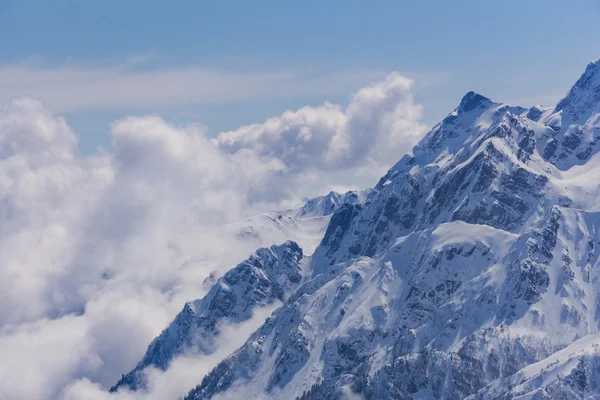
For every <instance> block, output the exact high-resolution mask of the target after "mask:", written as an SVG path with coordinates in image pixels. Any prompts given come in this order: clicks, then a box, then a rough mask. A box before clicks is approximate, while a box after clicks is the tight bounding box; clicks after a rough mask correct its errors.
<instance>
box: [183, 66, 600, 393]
mask: <svg viewBox="0 0 600 400" xmlns="http://www.w3.org/2000/svg"><path fill="white" fill-rule="evenodd" d="M590 65H591V67H590V66H588V68H587V69H586V72H585V73H584V74H583V75H582V77H581V78H580V80H578V81H577V83H576V84H575V86H574V89H572V90H571V91H569V93H568V94H567V95H566V96H565V98H564V99H567V100H564V99H563V100H561V102H559V103H558V104H560V105H561V107H560V109H559V107H558V106H557V107H554V108H552V109H547V110H542V109H541V108H539V107H536V108H530V109H525V108H522V107H512V106H508V105H505V104H501V103H494V102H492V101H491V100H489V99H487V98H485V97H483V96H481V95H479V94H476V93H474V92H469V93H467V94H466V95H465V96H464V97H463V99H462V100H461V102H460V104H459V106H458V107H457V108H456V109H455V110H454V111H453V112H452V113H451V114H449V115H448V117H446V118H445V119H444V120H443V121H442V122H441V123H439V124H437V125H436V126H434V127H433V128H432V129H431V130H430V132H429V133H427V134H426V135H425V137H424V138H423V139H422V140H421V142H419V144H417V146H415V148H414V149H413V151H412V152H411V153H409V154H407V155H406V156H404V157H403V158H402V159H401V160H400V161H399V162H398V163H397V164H396V165H395V166H393V167H392V168H391V169H390V170H389V171H388V173H387V174H386V175H385V176H384V177H382V178H381V180H380V181H379V183H378V184H377V185H376V186H375V188H374V189H373V190H372V191H371V192H370V193H369V195H368V196H367V198H366V200H365V201H364V202H363V203H361V204H357V205H352V204H345V205H343V206H342V207H340V208H338V209H337V210H336V212H334V214H333V216H332V218H331V220H330V222H329V226H328V228H327V231H326V233H325V235H324V237H323V240H322V241H321V244H320V245H319V247H318V248H317V250H316V251H315V254H314V255H313V256H312V258H311V260H310V266H309V267H310V269H311V270H312V274H311V275H310V279H308V280H307V281H306V282H305V283H303V284H302V285H301V286H300V287H299V288H298V290H297V291H296V292H295V293H294V294H293V295H292V297H290V298H289V299H288V300H287V301H286V302H285V303H284V305H283V306H282V307H281V308H280V309H279V310H277V311H275V312H274V313H273V315H272V317H270V318H269V319H268V320H267V322H266V323H265V324H264V325H263V327H261V328H260V329H259V330H258V331H256V332H255V333H254V334H253V335H252V336H251V337H250V339H249V340H248V342H247V343H246V344H245V345H244V346H242V348H240V349H239V350H238V351H236V352H235V353H234V354H233V355H231V356H230V357H228V358H226V359H225V360H224V361H223V362H222V363H221V364H219V366H217V367H216V368H215V370H214V371H213V372H212V373H210V374H208V375H207V376H206V377H205V378H204V379H203V381H202V382H201V383H200V384H199V385H198V386H197V387H196V388H195V389H193V390H192V391H191V392H190V393H189V394H188V396H187V397H186V399H195V400H198V399H208V398H211V397H213V396H214V395H215V394H216V393H224V392H227V391H228V390H235V389H236V388H243V390H244V391H245V393H250V394H252V395H255V396H258V395H261V394H264V393H267V394H268V395H269V396H270V397H272V398H282V399H283V398H293V397H298V398H300V399H325V398H327V399H336V398H342V397H343V393H344V390H343V389H344V388H346V389H347V388H350V389H351V390H352V391H353V392H356V393H359V394H360V395H362V396H364V397H365V398H367V399H370V398H373V399H429V398H450V399H455V398H456V399H459V398H466V397H468V396H479V397H476V398H497V397H494V395H493V394H492V392H491V391H490V390H491V389H489V390H488V392H489V394H486V393H488V392H486V387H487V386H488V385H491V384H492V382H499V381H498V379H506V378H507V377H510V376H513V375H514V374H517V373H518V372H519V371H520V370H522V369H523V368H526V367H527V366H528V365H533V364H534V363H536V362H540V361H541V360H544V359H545V358H547V357H550V356H551V355H552V354H554V353H556V352H557V351H560V349H562V348H565V347H566V346H568V345H569V344H571V343H573V342H574V341H576V340H578V339H580V338H582V337H585V336H587V335H589V334H594V332H597V331H598V321H599V319H600V318H599V315H598V307H597V306H596V304H598V303H597V302H598V300H599V299H600V296H598V292H597V290H596V286H595V285H594V284H593V283H594V282H597V281H598V280H599V279H600V274H598V272H597V269H595V268H594V266H595V265H596V264H597V263H598V255H597V252H596V243H600V237H598V232H599V231H598V230H597V227H598V226H597V221H598V219H597V212H598V207H597V204H598V203H597V202H596V199H597V194H598V187H597V185H594V184H593V183H591V182H584V181H583V179H581V177H582V176H583V175H585V174H587V173H588V171H594V170H596V171H597V169H596V168H597V167H596V164H597V160H596V159H597V158H598V157H597V148H596V147H595V146H596V140H597V136H600V132H599V130H598V129H599V127H598V126H597V124H596V123H597V115H596V111H595V110H596V108H595V107H596V102H597V100H596V99H595V97H594V96H595V94H594V93H595V90H596V89H595V88H596V86H595V79H596V76H597V75H596V72H595V71H596V70H595V67H596V65H597V64H596V63H592V64H590ZM590 71H591V72H590ZM590 76H591V78H590ZM588 82H592V84H589V83H588ZM590 88H591V89H590ZM581 89H585V90H588V89H590V90H591V92H590V93H592V98H591V99H589V102H588V101H587V100H586V101H584V102H581V101H579V97H578V96H579V95H580V94H581V93H582V92H585V90H584V91H582V90H581ZM574 94H575V95H574ZM574 100H577V101H574ZM568 104H579V105H583V106H585V108H586V110H587V111H585V112H584V113H583V114H578V118H579V121H578V122H582V124H579V123H578V124H568V125H565V124H567V123H569V119H568V118H567V119H563V118H562V114H564V110H568ZM588 106H589V107H588ZM579 108H581V107H579ZM589 110H591V111H589ZM569 115H571V116H572V114H569ZM529 116H531V117H533V118H529ZM583 117H585V121H582V120H581V118H583ZM569 118H571V117H569ZM586 166H587V167H588V168H586ZM573 168H574V170H573ZM575 172H579V173H575ZM594 186H596V187H594ZM440 229H442V231H440ZM436 232H437V233H436ZM440 232H444V234H440ZM484 232H485V234H484ZM442 243H443V244H444V245H441V244H442ZM557 332H561V334H560V335H558V334H557ZM582 371H583V372H581V373H584V374H585V373H589V369H588V370H587V372H586V370H584V369H582ZM546 386H548V385H546ZM555 386H556V387H555V391H554V392H552V393H553V394H554V395H556V394H560V393H563V392H564V393H565V394H564V395H565V396H567V395H568V394H566V393H567V392H568V391H570V392H568V393H569V394H572V393H579V394H578V396H579V395H581V393H582V392H581V391H579V392H577V391H573V390H572V388H571V387H570V386H569V385H568V384H563V385H555ZM544 387H545V386H539V387H535V388H533V389H534V390H536V391H537V392H539V393H542V394H544V391H545V390H546V389H544ZM561 388H562V389H561ZM529 389H531V388H529ZM560 390H563V392H560ZM544 395H546V394H544ZM498 398H499V397H498ZM540 398H544V397H540ZM565 398H566V397H565ZM575 398H577V397H575Z"/></svg>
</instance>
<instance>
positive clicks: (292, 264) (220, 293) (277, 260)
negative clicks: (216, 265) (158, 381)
mask: <svg viewBox="0 0 600 400" xmlns="http://www.w3.org/2000/svg"><path fill="white" fill-rule="evenodd" d="M302 257H303V255H302V249H301V248H300V247H299V246H298V245H297V244H296V243H295V242H291V241H290V242H286V243H284V244H282V245H280V246H271V247H270V248H261V249H258V250H257V251H256V253H254V254H253V255H251V256H250V258H248V259H247V260H245V261H244V262H242V263H241V264H239V265H238V266H236V267H235V268H233V269H231V270H229V271H228V272H227V273H226V274H225V275H224V276H223V277H222V278H220V279H219V280H218V281H217V282H216V284H215V285H214V286H213V287H212V289H211V290H210V291H209V292H208V294H207V295H206V296H204V297H203V298H202V299H199V300H195V301H192V302H189V303H187V304H186V305H185V306H184V307H183V310H182V311H181V312H180V313H179V314H178V315H177V317H175V320H174V321H173V322H171V324H170V325H169V326H168V327H167V329H165V330H164V331H163V332H162V333H161V334H160V336H159V337H157V338H156V339H154V341H153V342H152V343H151V344H150V346H149V347H148V350H147V351H146V354H145V356H144V358H143V359H142V361H140V362H139V363H138V365H137V366H136V367H135V368H134V369H133V370H132V371H131V372H129V373H128V374H126V375H123V377H122V378H121V380H119V382H118V383H117V384H116V385H115V386H113V387H112V388H111V391H116V390H118V389H119V388H121V387H127V388H129V389H131V390H137V389H138V388H140V387H143V386H144V385H145V382H144V378H145V376H144V374H143V373H142V372H143V370H144V369H145V368H147V367H149V366H152V367H155V368H160V369H163V370H164V369H166V368H167V367H168V365H169V362H170V361H171V360H173V359H174V358H175V357H176V356H178V355H181V354H183V353H184V352H186V351H188V352H189V351H193V352H198V353H201V354H211V353H213V352H214V351H215V350H216V349H215V345H216V344H215V340H216V338H217V337H218V336H219V333H220V330H219V324H220V323H223V322H225V321H227V322H232V323H241V322H243V321H247V320H249V319H250V318H251V317H252V312H253V311H254V310H255V309H257V308H258V307H266V306H268V305H270V304H273V303H274V302H276V301H283V300H284V299H285V296H286V294H289V293H290V292H291V291H292V290H293V289H294V288H295V287H296V286H297V285H298V283H300V278H301V273H300V272H301V270H300V263H301V262H302Z"/></svg>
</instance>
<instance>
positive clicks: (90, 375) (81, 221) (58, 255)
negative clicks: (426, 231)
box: [0, 74, 422, 400]
mask: <svg viewBox="0 0 600 400" xmlns="http://www.w3.org/2000/svg"><path fill="white" fill-rule="evenodd" d="M411 84H412V83H411V81H409V80H407V79H405V78H403V77H401V76H399V75H397V74H392V75H390V76H388V77H387V78H386V79H385V80H383V81H381V82H378V83H375V84H374V85H372V86H369V87H367V88H364V89H361V90H359V91H358V92H357V93H356V94H355V95H354V96H353V97H352V100H351V102H350V104H349V105H348V106H347V107H345V108H344V107H341V106H337V105H333V104H330V103H326V104H325V105H324V106H322V107H317V108H311V107H305V108H302V109H300V110H298V111H295V112H288V113H285V114H283V115H282V116H279V117H276V118H272V119H270V120H268V121H266V122H265V123H264V124H261V125H253V126H249V127H243V128H240V129H239V130H237V131H235V132H228V133H223V134H221V135H219V137H218V138H216V139H208V138H207V137H206V135H205V132H204V131H203V129H202V128H201V126H196V125H190V126H176V125H173V124H170V123H167V122H166V121H165V120H163V119H162V118H160V117H158V116H152V115H150V116H142V117H128V118H124V119H121V120H118V121H116V122H114V123H113V125H112V127H111V135H112V139H113V142H114V150H113V151H111V152H110V153H99V154H96V155H93V156H82V155H80V154H78V152H77V142H78V137H77V135H76V133H75V132H73V131H72V130H71V128H70V127H69V126H68V124H67V123H66V121H65V120H64V119H62V118H60V117H56V116H55V115H53V114H52V113H51V112H50V111H48V110H47V109H46V108H44V106H42V104H41V103H39V102H38V101H35V100H32V99H29V98H23V99H18V100H12V101H10V102H8V103H7V105H5V106H3V107H2V108H0V254H2V257H1V259H0V354H2V357H3V359H2V361H1V362H0V398H3V399H4V398H6V399H9V400H12V399H21V398H29V399H33V400H36V399H58V398H61V397H64V398H65V399H74V398H92V399H93V398H99V399H104V398H105V397H106V396H108V395H107V394H106V393H103V389H106V388H107V387H110V386H111V385H112V384H114V383H115V382H116V380H117V379H118V377H119V376H120V375H121V374H122V373H124V372H127V371H128V370H129V369H131V368H132V367H133V366H134V365H135V364H136V362H137V361H139V359H140V358H141V357H142V355H143V353H144V351H145V350H146V347H147V345H148V344H149V343H150V341H151V340H152V339H153V338H154V337H155V336H157V335H158V334H159V333H160V331H161V330H162V329H163V328H164V327H166V325H167V324H168V322H169V321H170V320H171V319H172V318H173V317H174V315H175V314H176V313H177V312H178V311H179V310H180V309H181V307H182V306H183V304H184V302H185V301H188V300H192V299H195V298H199V297H201V296H202V295H203V293H204V291H205V290H206V288H205V286H204V285H203V281H204V279H205V278H206V277H207V276H208V275H209V274H210V273H211V272H213V271H215V270H217V271H221V272H222V271H224V270H226V269H228V268H231V267H232V266H234V265H235V264H236V263H237V262H239V261H241V260H242V259H244V258H246V257H247V256H248V255H249V254H250V253H251V252H252V251H254V250H255V249H254V248H252V247H253V246H254V245H253V243H245V242H241V241H234V239H233V237H232V234H231V232H230V231H228V230H226V229H222V228H221V226H223V225H224V224H227V223H229V222H232V221H236V220H239V219H240V218H243V217H246V216H248V215H251V214H255V213H258V212H261V211H264V210H273V209H277V208H279V207H282V206H283V205H287V204H292V203H293V202H294V201H297V199H298V198H302V197H305V196H308V195H316V194H320V193H322V191H323V190H324V188H328V187H331V186H332V185H335V184H339V183H340V182H338V180H337V179H336V178H337V175H336V174H338V173H345V174H355V173H359V172H360V171H361V170H365V169H369V168H371V166H376V168H374V169H377V168H385V167H387V166H389V164H391V163H393V162H394V161H396V160H397V159H398V158H399V157H400V156H401V155H402V154H403V153H404V152H405V151H407V150H408V149H409V147H410V144H412V143H413V142H414V141H415V140H416V138H417V137H418V136H419V135H420V134H421V132H422V126H421V125H420V124H419V122H418V118H419V115H420V107H419V106H417V105H415V104H414V102H413V100H412V96H411V92H410V90H411V89H410V88H411ZM386 163H387V165H386ZM342 183H343V182H342ZM311 185H312V186H311ZM263 319H264V318H263ZM237 329H238V330H236V331H235V332H237V333H235V332H234V331H232V334H231V335H227V336H228V337H227V339H228V340H229V339H231V338H233V337H237V338H243V337H246V336H247V334H248V333H249V332H246V331H245V330H244V329H241V328H239V327H238V328H237ZM236 335H237V336H236ZM230 350H232V349H229V348H227V351H230ZM219 356H223V354H220V355H219ZM211 360H212V359H211ZM215 360H216V359H215ZM213 361H214V360H212V361H211V362H213ZM217 361H218V360H217ZM191 362H193V359H189V358H186V359H182V360H180V361H178V362H177V363H176V364H174V367H173V368H174V369H172V370H171V369H169V370H168V371H167V372H166V373H164V374H163V373H162V372H158V371H155V372H154V375H152V376H151V378H152V381H153V382H154V381H156V385H158V386H156V390H155V393H166V392H165V391H168V390H171V389H170V388H172V387H171V386H168V382H181V384H182V385H183V384H186V385H187V383H188V382H187V381H186V382H183V381H176V380H174V379H175V375H169V374H173V373H175V372H177V371H184V370H190V369H191V368H190V365H189V363H191ZM203 362H204V363H205V364H206V365H209V364H207V361H206V360H204V361H203ZM214 362H216V361H214ZM210 365H212V364H210ZM177 366H179V367H177ZM178 368H179V369H178ZM174 371H175V372H174ZM197 371H198V370H197ZM155 378H156V379H155ZM196 378H197V376H194V377H193V379H192V377H190V381H191V380H196ZM182 379H183V378H182ZM186 379H187V378H186ZM160 382H163V383H160ZM195 383H197V382H195ZM163 384H164V385H167V386H168V387H167V386H164V390H163V389H160V390H159V387H160V385H163ZM191 386H193V385H191ZM191 386H190V387H188V388H184V389H185V390H187V389H190V388H191ZM69 396H70V397H69ZM118 396H125V394H119V395H118ZM117 398H118V397H117ZM159 398H160V397H159Z"/></svg>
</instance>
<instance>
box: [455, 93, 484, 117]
mask: <svg viewBox="0 0 600 400" xmlns="http://www.w3.org/2000/svg"><path fill="white" fill-rule="evenodd" d="M491 103H492V101H491V100H490V99H488V98H487V97H485V96H482V95H480V94H479V93H475V92H473V91H470V92H469V93H467V94H465V95H464V97H463V98H462V100H461V101H460V104H459V106H458V108H459V110H461V111H464V112H468V111H472V110H475V109H477V108H480V107H486V106H488V105H489V104H491Z"/></svg>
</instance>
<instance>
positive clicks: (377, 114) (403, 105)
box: [215, 73, 425, 173]
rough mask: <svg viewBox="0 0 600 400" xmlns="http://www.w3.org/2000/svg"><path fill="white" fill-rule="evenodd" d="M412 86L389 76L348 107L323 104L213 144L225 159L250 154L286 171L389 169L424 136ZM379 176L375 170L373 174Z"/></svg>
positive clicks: (224, 135) (223, 135)
mask: <svg viewBox="0 0 600 400" xmlns="http://www.w3.org/2000/svg"><path fill="white" fill-rule="evenodd" d="M412 84H413V82H412V81H411V80H409V79H407V78H405V77H403V76H401V75H398V74H396V73H392V74H390V75H388V76H387V77H386V78H385V79H384V80H382V81H380V82H377V83H375V84H373V85H371V86H368V87H366V88H363V89H360V90H359V91H358V92H357V93H356V94H355V95H354V96H353V97H352V100H351V102H350V104H349V105H348V106H347V107H346V108H345V109H343V108H342V107H340V106H338V105H335V104H331V103H325V104H324V105H323V106H321V107H316V108H315V107H304V108H301V109H300V110H298V111H288V112H286V113H284V114H283V115H281V116H279V117H274V118H270V119H268V120H267V121H265V122H264V123H263V124H256V125H249V126H244V127H241V128H239V129H237V130H235V131H231V132H223V133H221V134H219V136H218V137H217V139H216V140H215V142H216V143H218V145H219V146H220V147H221V148H223V149H225V150H226V151H229V152H231V153H234V154H235V153H236V152H238V151H241V150H244V149H252V150H253V151H255V152H256V154H258V155H260V156H263V157H269V158H272V159H277V160H280V161H281V162H282V163H283V164H284V165H285V166H286V167H288V168H289V169H290V170H292V171H303V170H309V169H316V170H324V171H332V170H340V169H348V168H360V167H367V166H373V165H375V166H380V167H381V166H384V167H385V168H387V167H389V165H390V164H392V163H393V162H394V161H396V160H397V159H398V158H399V156H401V155H402V154H405V153H406V152H407V151H408V150H410V149H411V148H412V146H414V144H415V143H416V141H417V140H418V139H419V138H420V137H421V136H422V134H423V133H424V130H425V127H424V126H423V125H421V124H420V122H419V120H420V117H421V107H420V106H418V105H416V104H415V103H414V101H413V98H412V93H411V87H412ZM379 172H380V170H379V169H378V170H377V173H379Z"/></svg>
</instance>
